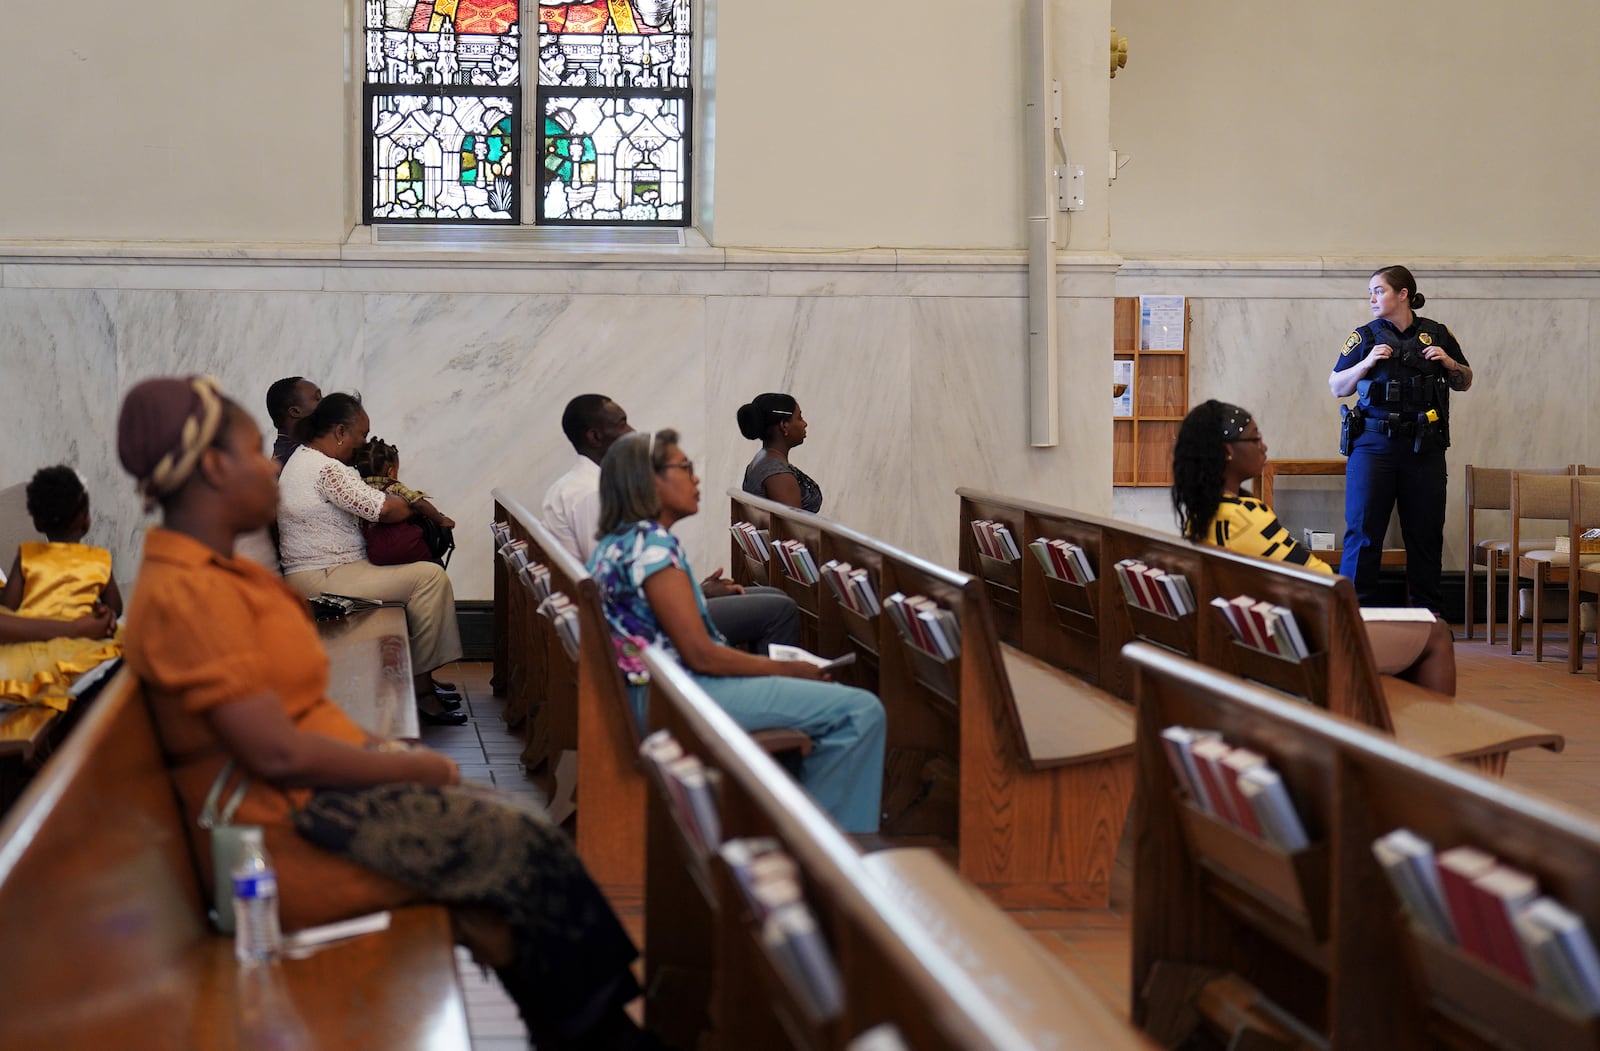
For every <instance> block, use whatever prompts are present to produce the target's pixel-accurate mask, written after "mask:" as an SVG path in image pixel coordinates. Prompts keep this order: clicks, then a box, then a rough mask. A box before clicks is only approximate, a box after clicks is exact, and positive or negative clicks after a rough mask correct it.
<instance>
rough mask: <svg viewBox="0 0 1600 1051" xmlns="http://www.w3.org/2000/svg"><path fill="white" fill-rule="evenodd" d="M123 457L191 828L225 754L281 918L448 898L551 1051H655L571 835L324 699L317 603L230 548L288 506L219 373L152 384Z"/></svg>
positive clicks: (158, 711)
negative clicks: (374, 734)
mask: <svg viewBox="0 0 1600 1051" xmlns="http://www.w3.org/2000/svg"><path fill="white" fill-rule="evenodd" d="M118 452H119V454H120V456H121V459H122V463H123V466H124V467H126V468H127V469H128V471H129V473H131V474H133V475H134V476H135V478H137V479H138V480H139V484H140V488H141V489H142V490H143V492H144V493H145V496H146V498H147V500H149V501H150V502H152V503H158V504H160V506H161V509H162V517H163V524H162V526H161V527H157V528H153V529H151V530H150V531H149V533H148V535H147V537H146V541H145V562H144V565H143V567H142V568H141V570H140V574H139V584H138V587H137V589H136V590H135V592H134V597H133V602H132V605H131V608H130V610H129V614H128V626H127V632H126V636H127V637H126V643H125V648H126V654H127V660H128V663H129V665H130V666H131V667H132V668H133V669H134V671H135V672H136V673H137V674H138V676H139V678H140V679H141V680H142V682H143V684H144V688H145V691H146V694H147V696H148V698H149V702H150V705H151V708H152V711H153V712H154V714H155V720H156V725H157V730H158V733H159V736H160V738H161V743H162V748H163V749H164V751H165V752H166V755H167V759H168V762H169V764H170V768H171V770H172V774H173V779H174V782H175V784H176V786H177V790H178V794H179V796H180V798H181V799H182V802H183V805H184V807H185V810H186V812H187V815H188V817H189V818H190V819H191V820H193V819H195V818H196V817H197V816H198V814H199V813H200V810H201V807H202V805H203V799H204V797H205V795H206V792H207V790H208V788H209V787H210V786H211V784H212V783H213V781H215V780H216V779H217V777H218V775H219V773H220V772H221V771H222V770H223V768H224V766H225V764H226V763H227V762H228V760H230V759H231V760H233V761H234V762H235V763H236V764H237V767H238V769H239V770H241V771H242V773H243V776H245V777H246V778H247V779H248V781H247V785H248V789H247V794H246V796H245V799H244V802H243V804H242V805H241V806H240V808H239V810H238V813H237V815H236V818H235V820H236V821H237V822H239V823H241V824H257V825H260V826H262V827H263V829H264V831H265V838H266V843H267V847H268V849H269V850H270V851H271V852H272V855H273V858H274V860H275V861H276V863H277V875H278V886H279V899H280V908H281V915H282V921H283V925H284V927H285V928H289V929H292V928H296V927H302V926H307V925H311V924H317V923H322V922H325V921H328V920H332V919H335V918H338V917H342V916H350V915H353V914H357V913H362V912H370V911H372V910H375V909H383V908H388V907H390V906H393V905H398V904H401V903H403V902H407V901H419V900H432V901H437V902H441V903H443V904H446V905H449V906H451V910H452V915H453V916H454V917H455V918H456V919H457V920H458V930H466V931H471V932H472V933H474V934H476V935H477V937H474V938H473V939H471V940H472V942H473V948H474V950H475V951H477V952H479V953H480V955H481V956H486V957H487V958H488V962H491V963H494V964H495V965H496V967H497V973H498V974H499V975H500V979H501V981H502V983H503V984H504V985H505V986H506V988H507V991H508V992H509V993H510V994H511V996H512V998H513V999H514V1000H515V1001H516V1002H517V1005H518V1007H519V1009H520V1010H521V1012H522V1016H523V1019H524V1021H525V1022H526V1023H527V1025H528V1028H529V1032H530V1035H532V1036H533V1037H534V1039H535V1040H536V1042H537V1043H538V1046H539V1047H541V1048H544V1047H546V1046H549V1047H555V1048H601V1047H605V1048H631V1047H645V1046H653V1045H652V1044H651V1043H649V1042H648V1041H649V1038H648V1037H646V1036H645V1035H644V1034H641V1033H640V1032H639V1031H638V1030H637V1029H636V1028H635V1027H634V1026H633V1024H632V1023H631V1022H630V1021H629V1020H628V1018H627V1016H626V1014H624V1013H623V1011H622V1007H623V1005H624V1004H625V1003H626V1002H627V1001H629V1000H631V999H632V998H633V997H634V996H636V995H637V993H638V989H637V986H636V985H635V983H634V981H633V978H632V975H631V974H630V972H629V970H628V967H629V964H630V962H631V961H632V960H633V959H634V957H635V956H636V955H637V953H636V951H635V949H634V947H633V945H632V943H631V942H630V941H629V939H628V936H627V934H626V933H625V932H624V931H623V929H622V927H621V925H620V924H619V923H618V921H617V919H616V917H615V915H613V914H612V912H611V910H610V907H609V906H608V905H607V903H606V901H605V899H604V897H603V896H602V895H601V894H600V892H599V889H598V888H597V887H595V885H594V883H593V882H592V881H591V880H590V879H589V877H588V874H587V873H586V872H584V870H583V866H582V863H581V862H580V861H579V860H578V859H577V856H576V854H575V853H574V851H573V849H572V846H571V844H570V842H569V841H568V840H567V839H566V838H565V837H564V836H563V835H562V834H561V832H560V831H559V830H558V829H557V828H555V827H554V826H552V825H551V824H550V823H549V822H548V820H546V819H545V818H544V817H543V816H542V815H537V814H534V813H531V812H529V811H526V810H523V809H521V808H519V807H517V806H515V805H514V804H511V803H509V802H508V801H507V800H505V799H504V798H503V797H500V796H498V795H496V794H495V793H493V792H492V791H491V790H488V789H483V788H475V787H471V786H462V785H461V784H460V780H461V777H460V770H459V769H458V768H457V767H456V764H455V763H454V762H453V761H452V760H450V759H448V758H446V757H445V756H443V755H440V754H438V753H436V752H432V751H429V750H427V749H424V748H407V747H404V746H401V745H398V744H397V743H395V742H388V741H377V740H374V739H372V738H370V737H369V736H368V735H367V734H366V733H365V732H364V731H362V730H361V729H360V728H358V727H357V726H356V725H355V724H354V723H352V722H351V721H350V720H349V719H348V718H347V717H346V716H345V715H344V713H343V712H342V711H341V710H340V709H339V708H338V707H337V706H336V705H335V704H334V703H333V702H332V701H330V700H329V698H328V696H327V685H328V660H327V657H326V655H325V654H324V653H323V650H322V646H321V644H320V642H319V640H318V637H317V632H316V628H315V626H314V625H313V623H312V620H311V618H310V616H309V614H308V613H307V611H306V606H305V601H304V599H302V598H301V597H300V596H299V595H298V594H296V593H295V592H294V591H293V590H292V589H291V588H290V587H289V586H288V585H287V584H285V583H284V582H283V581H282V580H280V579H278V578H277V577H275V576H273V575H272V574H271V573H269V572H268V571H267V570H265V569H263V568H262V567H260V566H259V565H257V564H255V563H254V562H251V561H249V560H248V559H244V558H236V557H234V550H233V546H234V541H235V539H236V538H237V537H238V536H239V535H240V534H243V533H248V532H250V531H252V530H255V529H260V528H262V527H263V526H264V525H265V524H266V523H267V522H269V521H271V520H272V518H273V516H274V514H275V512H276V508H277V483H276V474H277V471H276V469H275V467H274V466H273V464H272V461H270V460H268V459H267V457H266V455H265V454H264V452H263V443H262V437H261V433H260V431H259V430H258V429H257V427H256V425H255V423H254V422H253V421H252V420H251V418H250V416H249V415H248V414H247V413H245V412H244V411H243V410H242V409H240V408H239V407H238V406H237V405H235V404H234V403H233V402H231V401H229V400H227V399H226V398H224V397H222V395H221V394H220V393H219V392H218V391H217V390H216V387H215V385H214V384H213V382H212V381H211V380H209V379H205V378H191V379H187V380H183V379H156V380H147V381H145V382H144V383H141V384H139V385H138V386H136V387H135V388H134V389H133V390H132V391H131V392H129V394H128V397H127V399H126V401H125V402H124V403H123V407H122V415H121V418H120V419H119V421H118ZM237 776H239V775H235V777H237ZM230 791H231V788H230ZM197 846H198V849H197V850H196V851H195V853H196V856H198V857H199V858H202V859H205V861H206V862H209V858H210V850H209V848H208V847H207V845H205V844H198V845H197ZM203 885H204V886H207V887H209V886H211V882H210V880H209V879H207V880H206V881H205V882H204V883H203ZM219 904H222V905H225V903H219Z"/></svg>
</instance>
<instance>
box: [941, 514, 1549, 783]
mask: <svg viewBox="0 0 1600 1051" xmlns="http://www.w3.org/2000/svg"><path fill="white" fill-rule="evenodd" d="M957 493H958V495H959V497H960V499H961V518H960V521H961V523H962V532H961V551H962V556H961V557H962V565H963V566H964V567H965V566H973V567H976V568H978V569H980V570H981V569H982V568H983V564H982V563H980V562H979V561H978V560H977V559H976V558H975V557H974V556H975V554H976V552H975V551H974V550H973V549H974V548H975V547H976V540H975V539H974V538H973V536H972V532H971V529H970V523H971V522H972V521H973V520H986V521H994V522H999V523H1003V524H1005V525H1006V526H1007V527H1008V528H1009V529H1010V531H1011V532H1012V533H1013V534H1014V535H1016V536H1017V537H1018V539H1019V542H1020V543H1021V544H1022V545H1023V547H1024V549H1026V548H1027V545H1028V544H1030V543H1032V542H1033V541H1034V540H1035V539H1036V538H1041V537H1042V538H1045V539H1047V540H1057V539H1058V540H1062V541H1064V542H1066V543H1069V544H1071V545H1073V546H1075V547H1077V548H1080V549H1081V550H1082V551H1083V552H1084V555H1085V558H1086V559H1087V560H1088V563H1089V564H1090V565H1092V566H1093V567H1094V568H1095V572H1096V578H1095V579H1094V580H1093V581H1091V582H1089V583H1088V584H1087V585H1086V586H1085V590H1086V592H1087V597H1088V598H1089V599H1090V600H1091V601H1089V602H1086V603H1083V605H1082V608H1080V607H1073V608H1071V609H1070V612H1069V611H1068V610H1067V609H1064V608H1063V607H1062V606H1061V605H1060V604H1059V602H1058V601H1057V600H1058V597H1059V596H1061V595H1063V594H1064V593H1066V592H1065V591H1064V589H1065V588H1068V587H1072V586H1071V585H1067V584H1066V582H1065V581H1060V580H1056V579H1054V578H1052V577H1050V576H1048V575H1046V573H1045V571H1044V569H1043V566H1042V565H1041V563H1040V560H1039V559H1038V558H1035V557H1033V556H1032V555H1028V554H1025V555H1024V557H1023V559H1022V560H1021V561H1022V571H1021V578H1020V584H1021V595H1020V600H1021V602H1020V605H1021V609H1022V611H1023V616H1022V618H1021V624H1020V630H1021V647H1022V649H1023V650H1024V651H1025V652H1027V653H1029V654H1031V655H1033V656H1035V657H1037V658H1039V659H1041V660H1043V661H1047V662H1049V663H1051V664H1054V665H1056V666H1057V667H1061V668H1067V669H1070V670H1072V671H1074V672H1076V673H1078V674H1080V675H1085V676H1088V675H1091V674H1093V673H1094V671H1095V670H1096V669H1097V668H1098V670H1099V677H1098V680H1097V681H1099V682H1100V684H1101V685H1102V686H1104V687H1105V688H1106V689H1108V690H1110V691H1111V692H1112V693H1115V694H1117V695H1118V696H1120V697H1124V698H1131V696H1132V693H1131V689H1132V687H1131V682H1130V680H1129V674H1128V669H1127V665H1126V662H1125V661H1124V659H1123V658H1122V657H1121V655H1120V654H1121V649H1122V647H1123V646H1124V645H1126V644H1127V643H1129V642H1132V641H1135V640H1143V641H1146V642H1152V643H1156V644H1159V645H1162V646H1164V647H1166V648H1167V649H1170V650H1173V651H1174V652H1177V653H1181V654H1183V655H1185V656H1189V657H1192V658H1194V659H1195V660H1197V661H1199V662H1200V663H1202V664H1205V665H1208V666H1210V667H1214V668H1218V669H1221V670H1223V671H1226V672H1228V673H1229V674H1232V675H1237V676H1239V677H1241V678H1247V679H1250V680H1252V681H1255V682H1259V683H1261V684H1264V685H1267V686H1270V687H1272V688H1273V689H1275V690H1280V691H1282V692H1284V693H1287V694H1289V695H1291V696H1294V697H1299V698H1302V699H1304V700H1306V701H1308V702H1310V703H1311V704H1314V705H1316V706H1317V707H1320V708H1327V709H1328V710H1330V711H1333V712H1335V713H1337V714H1339V715H1343V716H1346V717H1348V718H1351V719H1354V720H1356V721H1357V722H1361V723H1364V724H1366V725H1368V726H1372V727H1374V728H1376V729H1379V730H1382V731H1384V732H1386V733H1392V734H1394V735H1395V736H1396V738H1397V739H1398V740H1399V741H1400V743H1402V744H1404V745H1406V746H1407V747H1409V748H1414V749H1416V750H1417V751H1419V752H1421V753H1423V754H1424V755H1431V756H1442V757H1449V758H1454V759H1458V760H1460V761H1462V762H1468V763H1472V764H1474V765H1476V766H1478V767H1479V768H1481V769H1483V770H1485V771H1486V772H1489V773H1493V774H1500V773H1503V772H1504V770H1505V764H1506V761H1507V759H1508V757H1509V755H1510V753H1511V752H1512V751H1514V750H1515V749H1518V748H1528V747H1543V748H1548V749H1551V750H1552V751H1560V749H1561V748H1562V747H1563V745H1564V741H1563V739H1562V737H1561V736H1560V735H1559V734H1554V733H1550V732H1549V731H1546V730H1544V729H1543V728H1542V727H1538V726H1535V725H1533V724H1531V723H1527V722H1524V721H1523V720H1520V719H1515V718H1512V717H1510V716H1506V715H1501V714H1500V713H1498V712H1495V711H1491V710H1489V709H1487V708H1483V707H1481V706H1479V705H1475V704H1473V703H1471V701H1470V700H1465V699H1461V698H1450V697H1447V696H1445V695H1443V694H1438V693H1434V692H1433V691H1430V690H1427V689H1424V688H1422V687H1420V686H1417V685H1415V684H1413V683H1410V682H1406V681H1403V680H1400V679H1396V678H1393V677H1391V676H1386V675H1380V674H1379V673H1378V671H1377V667H1376V664H1375V662H1374V659H1373V655H1372V648H1371V646H1370V644H1369V643H1368V641H1367V629H1366V625H1365V623H1364V622H1363V621H1362V619H1361V611H1360V607H1359V605H1358V603H1357V602H1356V597H1355V592H1354V589H1353V588H1352V587H1351V585H1350V582H1349V581H1348V580H1346V579H1345V578H1343V577H1339V576H1332V575H1328V574H1323V573H1313V572H1310V571H1308V570H1303V569H1299V568H1296V567H1294V566H1289V565H1286V564H1284V563H1281V562H1270V561H1266V560H1264V559H1256V558H1246V557H1244V556H1241V555H1236V554H1233V553H1232V552H1228V551H1224V550H1222V549H1220V548H1215V547H1210V546H1204V545H1198V544H1191V543H1189V542H1188V541H1186V540H1184V539H1183V538H1182V537H1179V536H1176V535H1174V534H1169V533H1158V532H1155V531H1153V530H1148V529H1143V528H1141V527H1139V526H1135V525H1132V524H1129V523H1125V522H1117V521H1114V520H1111V519H1107V518H1101V517H1098V516H1095V515H1088V514H1081V513H1078V512H1075V511H1070V510H1067V509H1065V508H1060V507H1053V506H1051V505H1048V504H1042V503H1038V502H1035V501H1029V500H1023V499H1018V498H1014V497H1007V496H1001V495H999V494H995V493H985V492H979V491H977V490H971V489H959V490H957ZM1130 560H1131V561H1133V562H1137V563H1140V564H1142V565H1144V566H1146V567H1150V568H1152V569H1155V570H1158V571H1160V572H1161V573H1165V574H1167V575H1169V576H1174V577H1182V578H1184V580H1185V582H1186V584H1187V587H1188V590H1189V592H1190V594H1191V595H1192V597H1193V601H1194V606H1195V612H1194V613H1193V614H1192V615H1185V616H1183V617H1178V618H1170V617H1163V616H1157V615H1155V614H1153V613H1152V611H1151V610H1148V609H1142V608H1140V607H1139V606H1138V605H1136V604H1135V603H1134V602H1130V601H1129V600H1128V597H1127V595H1126V593H1125V592H1124V590H1123V588H1122V587H1121V586H1119V585H1118V584H1117V583H1116V582H1115V580H1114V578H1115V571H1114V567H1115V566H1116V565H1117V564H1118V563H1119V562H1125V561H1130ZM1073 590H1076V588H1074V589H1073ZM1242 596H1248V597H1250V598H1253V599H1255V600H1257V603H1256V605H1259V604H1260V603H1266V604H1267V605H1268V606H1269V607H1271V608H1274V609H1281V610H1282V611H1284V612H1286V613H1287V614H1288V615H1290V616H1291V617H1292V619H1293V621H1294V623H1295V625H1296V627H1297V632H1298V635H1299V636H1300V640H1301V641H1302V642H1303V643H1304V647H1305V648H1304V654H1305V655H1304V656H1294V657H1291V656H1290V655H1288V654H1284V653H1272V652H1267V651H1265V650H1264V649H1262V648H1257V647H1253V646H1250V645H1245V644H1241V643H1240V642H1239V640H1238V638H1237V637H1236V636H1235V634H1234V631H1233V629H1232V628H1231V627H1230V624H1229V621H1228V619H1227V618H1226V617H1225V616H1223V614H1222V613H1220V612H1219V611H1218V610H1217V609H1215V608H1212V607H1211V602H1212V600H1213V599H1216V598H1222V599H1224V600H1230V599H1235V598H1239V597H1242Z"/></svg>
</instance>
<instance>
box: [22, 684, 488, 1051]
mask: <svg viewBox="0 0 1600 1051" xmlns="http://www.w3.org/2000/svg"><path fill="white" fill-rule="evenodd" d="M197 849H199V850H204V849H206V847H205V844H204V843H203V842H197V843H191V842H190V828H189V826H188V821H187V819H186V818H185V816H184V814H183V812H182V810H181V809H180V807H179V806H178V799H177V794H176V793H175V792H174V791H173V788H172V783H171V779H170V777H169V776H168V774H167V768H166V761H165V758H164V756H163V755H162V752H161V748H160V746H159V744H158V743H157V740H156V736H155V727H154V723H153V722H152V720H151V718H150V715H149V711H148V709H147V707H146V705H145V701H144V698H143V696H142V694H141V693H140V691H139V689H138V684H137V682H136V680H134V678H133V677H132V676H131V675H130V674H128V673H126V672H124V673H121V674H119V675H118V676H117V678H116V679H115V680H114V681H113V682H112V683H110V684H109V685H108V686H107V688H106V691H105V694H104V695H103V696H102V697H101V698H100V701H99V702H98V703H97V704H96V705H95V706H94V707H93V708H92V709H90V710H89V712H88V713H87V714H86V715H85V717H84V719H83V721H82V722H81V723H80V724H79V726H78V728H77V730H76V731H75V732H74V733H73V734H72V736H71V737H70V738H68V740H67V742H66V744H65V745H64V746H63V747H62V749H61V750H60V751H59V752H58V753H57V754H56V756H55V757H54V759H53V761H52V762H51V763H50V764H49V766H47V767H46V768H45V769H44V770H43V771H42V772H41V773H40V775H39V777H38V778H37V779H35V781H34V783H33V784H32V785H31V786H30V787H29V788H28V790H27V792H26V793H25V794H24V795H23V797H22V798H21V799H20V800H18V802H17V805H16V807H15V808H14V809H13V810H12V812H11V813H10V814H9V815H8V817H7V818H6V820H5V822H4V823H3V824H0V943H3V944H4V945H5V951H4V952H3V953H0V984H3V986H4V988H5V989H6V996H7V999H8V1004H7V1007H6V1010H4V1011H0V1046H3V1047H5V1048H7V1049H14V1051H34V1049H39V1051H43V1049H56V1048H66V1047H130V1046H140V1047H205V1048H219V1049H228V1048H263V1049H264V1048H267V1047H280V1046H283V1044H282V1043H281V1041H282V1040H283V1039H285V1033H286V1032H287V1033H289V1034H292V1033H293V1032H294V1030H295V1028H299V1029H301V1030H303V1031H304V1033H305V1039H306V1041H308V1043H307V1044H306V1046H314V1047H319V1048H342V1049H351V1051H354V1049H356V1048H368V1047H382V1048H416V1049H423V1048H427V1049H436V1051H444V1049H454V1048H462V1047H466V1046H468V1041H469V1039H470V1037H469V1035H468V1032H467V1020H466V1006H465V1001H464V998H463V996H462V991H461V983H460V980H459V978H458V977H457V975H456V969H455V950H454V947H453V944H452V936H451V930H450V920H449V916H448V914H447V913H446V911H445V909H444V908H442V907H440V906H436V905H427V906H411V907H408V908H404V909H396V910H394V911H393V913H392V921H391V926H390V927H389V929H388V930H387V931H383V932H380V933H377V934H369V935H363V936H362V937H360V938H354V939H351V940H349V941H347V942H344V943H341V944H337V945H332V946H329V947H327V948H324V949H322V950H321V951H319V952H317V953H316V954H315V955H313V956H311V957H309V958H307V959H285V960H282V961H281V962H279V963H277V964H275V965H274V966H272V967H270V968H241V967H240V966H239V964H238V963H237V962H236V961H235V960H234V956H233V940H232V939H231V938H227V937H222V936H219V935H215V934H213V933H212V932H211V931H210V929H209V927H208V926H207V923H206V919H205V907H204V905H203V904H202V903H203V901H204V896H203V895H202V893H201V889H200V881H199V874H198V871H197V869H196V867H195V862H194V856H195V854H194V852H195V851H196V850H197Z"/></svg>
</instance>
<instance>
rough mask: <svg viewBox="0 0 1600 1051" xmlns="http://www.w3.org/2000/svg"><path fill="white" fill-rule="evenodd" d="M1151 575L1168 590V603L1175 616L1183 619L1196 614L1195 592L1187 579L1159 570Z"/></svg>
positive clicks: (1180, 575) (1177, 574)
mask: <svg viewBox="0 0 1600 1051" xmlns="http://www.w3.org/2000/svg"><path fill="white" fill-rule="evenodd" d="M1151 575H1152V576H1153V577H1154V578H1155V579H1156V580H1157V581H1159V582H1160V584H1161V586H1162V588H1164V589H1165V590H1166V593H1167V602H1168V603H1169V604H1170V605H1171V606H1172V609H1173V615H1174V616H1179V617H1183V616H1187V615H1188V614H1190V613H1193V612H1194V590H1193V589H1192V588H1190V587H1189V580H1188V578H1187V577H1185V576H1184V575H1183V574H1182V573H1169V572H1167V571H1165V570H1157V571H1156V572H1155V573H1153V574H1151Z"/></svg>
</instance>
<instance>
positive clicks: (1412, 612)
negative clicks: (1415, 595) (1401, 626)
mask: <svg viewBox="0 0 1600 1051" xmlns="http://www.w3.org/2000/svg"><path fill="white" fill-rule="evenodd" d="M1361 619H1362V620H1364V621H1368V622H1372V621H1387V622H1389V623H1398V622H1401V621H1405V622H1410V623H1417V624H1432V623H1433V622H1434V621H1436V620H1438V619H1439V618H1438V617H1436V616H1434V615H1433V611H1432V610H1428V609H1418V608H1415V607H1411V606H1370V607H1369V606H1362V607H1361Z"/></svg>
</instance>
